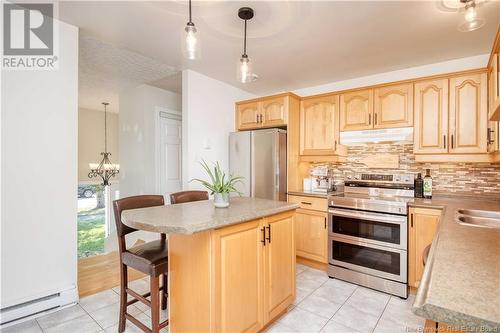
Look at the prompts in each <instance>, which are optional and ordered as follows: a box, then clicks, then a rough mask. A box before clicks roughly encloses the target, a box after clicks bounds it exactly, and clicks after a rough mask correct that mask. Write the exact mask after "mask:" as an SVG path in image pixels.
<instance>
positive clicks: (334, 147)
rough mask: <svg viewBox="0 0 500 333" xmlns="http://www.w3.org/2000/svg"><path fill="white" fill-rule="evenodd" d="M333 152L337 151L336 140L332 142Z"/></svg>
mask: <svg viewBox="0 0 500 333" xmlns="http://www.w3.org/2000/svg"><path fill="white" fill-rule="evenodd" d="M333 150H335V151H337V140H335V141H334V146H333Z"/></svg>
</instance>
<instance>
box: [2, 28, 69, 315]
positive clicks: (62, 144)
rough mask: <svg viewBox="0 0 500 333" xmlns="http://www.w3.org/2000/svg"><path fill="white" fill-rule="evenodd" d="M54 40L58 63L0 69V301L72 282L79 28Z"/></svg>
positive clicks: (17, 300)
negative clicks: (56, 65)
mask: <svg viewBox="0 0 500 333" xmlns="http://www.w3.org/2000/svg"><path fill="white" fill-rule="evenodd" d="M59 43H60V45H59V69H57V70H47V71H43V70H40V71H31V70H26V71H2V77H3V78H2V97H1V101H2V102H1V104H2V123H1V135H2V140H1V144H2V146H1V147H2V151H1V153H2V171H1V177H2V188H1V204H2V211H1V219H2V221H1V227H2V235H1V251H2V254H1V268H2V273H1V300H0V303H1V307H2V308H5V307H9V306H13V305H17V304H20V303H22V302H27V301H30V300H33V299H37V298H40V297H43V296H47V295H51V294H53V293H56V292H59V291H63V290H69V289H72V288H75V286H76V283H77V240H76V233H77V228H76V217H77V200H76V191H77V165H78V164H77V163H78V161H77V149H78V148H77V147H78V29H77V28H76V27H73V26H70V25H67V24H64V23H62V22H59ZM74 296H75V299H74V300H73V301H76V297H77V295H76V293H75V295H74Z"/></svg>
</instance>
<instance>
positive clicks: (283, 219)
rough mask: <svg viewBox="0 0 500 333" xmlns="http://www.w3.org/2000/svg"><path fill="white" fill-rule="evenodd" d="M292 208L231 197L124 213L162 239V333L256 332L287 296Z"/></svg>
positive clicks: (291, 291) (291, 279)
mask: <svg viewBox="0 0 500 333" xmlns="http://www.w3.org/2000/svg"><path fill="white" fill-rule="evenodd" d="M298 207H299V206H298V205H297V204H293V203H287V202H282V201H273V200H265V199H257V198H245V197H241V198H232V199H231V205H230V206H229V207H228V208H215V207H214V206H213V202H212V201H198V202H190V203H183V204H177V205H167V206H160V207H150V208H141V209H133V210H127V211H124V212H123V213H122V220H123V223H125V224H126V225H128V226H130V227H132V228H135V229H139V230H145V231H151V232H158V233H166V234H168V249H169V273H168V283H169V288H168V290H169V291H168V292H169V294H168V299H169V305H168V309H169V319H170V328H169V329H170V332H257V331H260V330H262V329H263V328H264V327H266V325H268V324H269V323H271V322H272V321H273V320H275V319H276V318H277V317H279V316H280V315H281V314H282V313H284V312H285V311H286V310H287V308H288V306H289V305H290V304H292V303H293V301H294V299H295V242H294V223H293V219H294V215H295V209H296V208H298Z"/></svg>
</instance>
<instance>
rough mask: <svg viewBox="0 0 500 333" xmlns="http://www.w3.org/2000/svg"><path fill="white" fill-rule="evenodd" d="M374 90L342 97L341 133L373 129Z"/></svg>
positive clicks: (361, 91) (356, 92)
mask: <svg viewBox="0 0 500 333" xmlns="http://www.w3.org/2000/svg"><path fill="white" fill-rule="evenodd" d="M372 117H373V89H368V90H360V91H355V92H352V93H347V94H342V95H341V96H340V131H358V130H365V129H371V128H373V119H372Z"/></svg>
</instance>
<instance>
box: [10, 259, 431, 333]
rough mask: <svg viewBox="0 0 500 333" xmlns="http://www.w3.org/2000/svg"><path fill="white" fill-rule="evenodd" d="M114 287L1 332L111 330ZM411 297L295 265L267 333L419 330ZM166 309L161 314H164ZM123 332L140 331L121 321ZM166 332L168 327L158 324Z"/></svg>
mask: <svg viewBox="0 0 500 333" xmlns="http://www.w3.org/2000/svg"><path fill="white" fill-rule="evenodd" d="M148 287H149V281H148V278H144V279H141V280H137V281H134V282H132V283H131V288H132V289H134V290H137V291H139V292H146V291H147V288H148ZM118 292H119V288H113V289H110V290H106V291H103V292H100V293H98V294H95V295H92V296H89V297H85V298H83V299H81V300H80V303H79V304H77V305H74V306H71V307H68V308H66V309H64V310H61V311H58V312H54V313H51V314H48V315H45V316H43V317H39V318H36V319H33V320H30V321H26V322H23V323H21V324H17V325H14V326H9V327H6V328H3V329H2V330H1V332H2V333H91V332H101V333H102V332H105V333H109V332H113V333H114V332H117V329H118V309H119V297H118ZM412 303H413V297H410V298H408V300H402V299H400V298H399V297H394V296H390V295H387V294H384V293H380V292H377V291H374V290H371V289H367V288H363V287H359V286H356V285H354V284H350V283H347V282H344V281H340V280H335V279H329V278H328V276H327V275H326V274H325V273H324V272H321V271H318V270H315V269H312V268H308V267H306V266H303V265H300V264H299V265H297V298H296V301H295V303H294V305H292V306H290V309H289V311H288V313H287V314H286V315H284V316H283V317H282V318H280V319H279V320H278V321H276V322H275V323H274V324H273V325H272V326H271V327H269V329H268V330H267V332H268V333H282V332H283V333H287V332H290V333H291V332H323V333H348V332H353V333H360V332H361V333H363V332H375V333H386V332H387V333H393V332H394V333H398V332H404V333H411V332H421V331H422V329H423V326H424V323H425V320H424V319H422V318H420V317H417V316H415V315H413V314H412V312H411V310H410V308H411V304H412ZM129 312H130V313H132V314H133V315H136V316H137V317H138V318H139V319H140V320H142V321H143V322H144V323H145V324H146V325H148V326H149V325H150V324H151V318H150V312H149V311H148V308H147V307H146V306H144V305H143V304H140V303H136V304H134V305H132V306H130V307H129ZM167 316H168V314H167V312H166V311H164V312H163V313H162V320H163V319H165V318H167ZM125 332H127V333H136V332H137V333H139V332H141V331H140V330H139V329H138V328H137V327H135V326H134V325H133V324H131V323H129V322H127V329H126V330H125ZM162 332H168V328H166V329H164V330H162Z"/></svg>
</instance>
